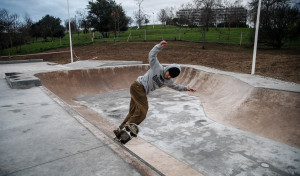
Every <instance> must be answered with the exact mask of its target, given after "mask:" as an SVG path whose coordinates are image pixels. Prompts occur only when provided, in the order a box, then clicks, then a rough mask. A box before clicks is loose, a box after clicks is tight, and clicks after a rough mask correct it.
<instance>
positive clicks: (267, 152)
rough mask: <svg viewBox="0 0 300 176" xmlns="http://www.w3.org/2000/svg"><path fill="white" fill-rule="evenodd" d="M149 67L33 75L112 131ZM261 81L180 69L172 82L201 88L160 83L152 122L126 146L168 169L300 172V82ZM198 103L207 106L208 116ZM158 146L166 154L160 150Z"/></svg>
mask: <svg viewBox="0 0 300 176" xmlns="http://www.w3.org/2000/svg"><path fill="white" fill-rule="evenodd" d="M148 68H149V67H148V66H147V65H136V66H118V67H103V68H97V69H83V70H67V71H55V72H48V73H39V74H36V76H37V77H39V78H40V80H41V82H42V84H43V85H44V86H45V87H47V88H48V89H49V90H51V91H52V92H54V93H55V94H56V95H57V96H59V97H60V98H62V99H63V100H64V101H65V102H67V103H68V104H70V105H71V106H72V107H73V108H75V109H76V110H78V111H79V112H80V113H82V114H83V115H84V116H86V117H87V118H89V119H90V120H91V121H92V122H93V123H95V124H96V125H98V126H99V127H100V128H102V129H104V130H105V131H107V132H108V133H109V132H110V133H111V130H112V129H113V128H115V127H116V126H117V125H118V123H119V121H120V120H123V119H122V118H123V117H124V116H125V115H126V111H127V110H128V109H127V108H128V102H126V101H129V99H130V95H129V94H128V89H129V87H130V85H131V83H132V82H133V81H134V80H136V78H137V77H138V76H140V75H143V74H144V73H145V72H146V71H147V70H148ZM258 80H263V81H264V82H262V83H261V85H262V86H261V87H260V86H257V85H258V82H255V79H254V78H253V76H249V79H248V78H247V76H245V75H241V76H236V75H234V76H232V75H230V74H227V73H226V74H223V73H221V74H220V73H217V71H216V72H215V71H208V70H206V69H201V68H200V67H199V68H198V67H194V66H191V67H189V66H185V67H183V68H182V73H181V74H180V76H179V77H178V78H177V79H176V80H175V81H176V82H177V83H178V84H183V85H189V86H190V87H193V88H195V89H197V91H196V92H195V93H190V92H181V93H178V92H174V91H171V90H169V89H163V90H158V91H157V93H154V94H153V95H149V103H151V102H154V103H153V104H150V107H151V106H152V107H154V109H149V112H148V115H147V116H149V117H147V118H146V120H149V121H147V122H145V126H142V127H141V129H144V130H145V133H144V134H141V136H142V137H143V139H141V138H138V139H136V140H132V141H130V142H131V143H130V142H129V143H128V145H127V146H128V147H129V148H130V149H132V150H133V151H134V152H136V153H137V154H138V155H139V156H141V157H142V158H146V159H145V160H146V161H150V163H151V164H152V165H154V167H156V168H157V169H159V170H160V171H162V172H163V173H164V174H166V175H195V174H197V172H200V173H202V174H204V175H232V174H233V175H238V174H239V173H240V174H244V175H263V174H265V175H274V174H275V175H276V174H277V175H295V174H296V175H297V174H299V173H300V168H299V167H298V166H299V161H300V151H299V149H298V148H299V146H300V141H299V140H300V130H299V129H300V128H299V127H300V126H299V124H300V118H299V117H300V108H299V107H300V106H299V105H300V94H299V91H297V90H298V87H299V85H294V84H293V85H291V86H290V87H291V88H290V89H289V90H288V91H284V90H278V89H277V88H276V89H275V88H274V87H270V89H268V88H266V87H267V86H265V85H269V83H270V81H269V80H268V79H264V78H261V77H259V78H258ZM251 81H254V82H255V85H252V84H251ZM271 82H272V84H273V82H274V80H271ZM275 82H276V81H275ZM278 84H282V85H284V86H286V83H278ZM284 86H283V87H284ZM275 87H281V86H278V85H277V84H276V85H275ZM288 87H289V86H288ZM168 97H169V98H168ZM80 101H81V102H80ZM173 101H175V104H174V103H173ZM82 102H85V103H82ZM182 102H185V104H184V105H181V103H182ZM191 102H192V104H191ZM176 103H177V104H176ZM178 109H180V110H178ZM198 109H200V110H201V109H203V111H204V112H205V113H204V115H203V114H202V113H201V112H200V111H198ZM181 110H182V111H181ZM184 110H191V111H184ZM171 111H174V112H171ZM175 111H176V112H175ZM177 111H178V112H177ZM190 112H193V113H190ZM198 112H199V113H198ZM197 113H198V114H199V116H201V117H199V118H198V117H197ZM155 114H158V115H157V116H155ZM168 114H172V116H169V115H168ZM204 116H205V117H204ZM150 121H151V122H150ZM143 123H144V122H143ZM146 124H147V125H146ZM180 124H181V125H180ZM142 125H143V124H142ZM147 126H148V128H146V127H147ZM166 128H167V129H166ZM254 134H255V135H254ZM257 135H258V136H257ZM149 139H151V140H149ZM276 141H277V142H276ZM286 144H287V145H286ZM155 148H158V150H162V151H163V153H160V154H158V153H156V152H157V151H158V150H157V149H155ZM164 152H165V153H166V154H164ZM154 154H155V155H154ZM173 157H174V159H175V160H173V159H172V158H173ZM283 163H284V164H283Z"/></svg>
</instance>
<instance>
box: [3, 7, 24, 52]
mask: <svg viewBox="0 0 300 176" xmlns="http://www.w3.org/2000/svg"><path fill="white" fill-rule="evenodd" d="M0 25H1V34H2V33H7V34H8V40H5V45H6V46H5V47H6V48H11V49H10V51H9V55H10V54H12V52H13V50H12V47H13V38H14V37H15V35H16V34H17V32H18V29H19V25H20V22H19V16H18V15H17V14H9V12H8V11H7V10H5V9H2V10H0ZM4 38H5V37H4Z"/></svg>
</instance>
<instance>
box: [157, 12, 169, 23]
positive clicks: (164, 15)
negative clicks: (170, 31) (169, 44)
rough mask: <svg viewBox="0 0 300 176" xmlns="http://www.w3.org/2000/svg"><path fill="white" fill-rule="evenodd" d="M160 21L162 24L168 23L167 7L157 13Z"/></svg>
mask: <svg viewBox="0 0 300 176" xmlns="http://www.w3.org/2000/svg"><path fill="white" fill-rule="evenodd" d="M157 16H158V19H159V21H160V22H161V24H162V25H166V21H167V18H168V16H167V12H166V10H165V9H160V11H159V13H158V14H157Z"/></svg>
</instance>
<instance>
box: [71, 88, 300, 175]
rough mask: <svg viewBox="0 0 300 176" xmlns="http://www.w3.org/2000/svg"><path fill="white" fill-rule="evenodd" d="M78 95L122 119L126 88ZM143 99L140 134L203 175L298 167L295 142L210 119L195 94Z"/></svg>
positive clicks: (284, 171)
mask: <svg viewBox="0 0 300 176" xmlns="http://www.w3.org/2000/svg"><path fill="white" fill-rule="evenodd" d="M77 101H79V102H80V103H82V104H84V105H86V106H87V107H90V108H92V109H93V110H95V111H97V112H99V113H100V114H104V115H105V116H106V117H108V118H109V119H111V120H112V121H113V122H114V123H115V124H121V123H122V121H123V119H124V115H126V114H127V112H128V105H129V102H130V93H129V90H123V91H114V92H109V93H103V94H97V95H88V96H83V97H78V98H77ZM148 101H149V113H148V114H147V118H146V120H145V121H144V122H143V123H142V124H141V125H140V135H139V136H140V137H142V138H143V139H145V140H146V141H148V142H149V143H151V144H154V145H155V146H156V147H157V148H159V149H161V150H163V151H164V152H166V153H168V154H169V155H171V156H174V157H175V158H177V159H178V160H180V161H183V162H184V163H186V164H187V165H189V166H191V167H192V168H194V169H195V170H197V171H199V172H200V173H202V174H204V175H207V176H215V175H270V176H271V175H272V176H276V175H278V176H279V175H280V176H284V175H286V176H288V175H297V174H299V173H300V168H299V159H300V150H299V149H298V148H294V147H290V146H288V145H286V144H282V143H279V142H276V141H273V140H269V139H267V138H262V137H259V136H256V135H253V134H251V133H246V132H243V131H241V130H237V129H234V128H230V127H226V126H224V125H221V124H218V123H216V122H214V121H212V120H210V119H209V118H207V117H206V115H205V112H204V110H203V107H202V103H201V101H200V100H199V98H198V97H196V96H191V95H186V94H183V93H178V92H175V91H168V90H164V89H160V90H157V91H155V92H153V93H152V94H150V95H149V96H148ZM130 145H134V144H130Z"/></svg>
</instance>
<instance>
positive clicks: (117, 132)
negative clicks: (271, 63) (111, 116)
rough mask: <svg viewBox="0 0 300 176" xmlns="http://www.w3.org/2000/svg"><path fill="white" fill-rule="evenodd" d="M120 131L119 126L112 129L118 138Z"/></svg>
mask: <svg viewBox="0 0 300 176" xmlns="http://www.w3.org/2000/svg"><path fill="white" fill-rule="evenodd" d="M120 131H121V130H120V128H117V129H116V130H114V131H113V132H114V133H115V135H116V137H117V138H118V139H119V138H120V137H119V133H120Z"/></svg>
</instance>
